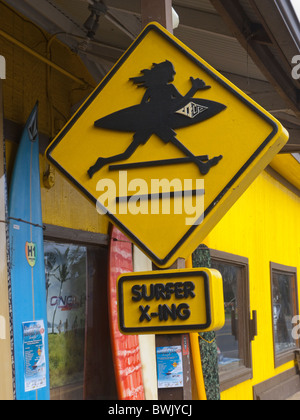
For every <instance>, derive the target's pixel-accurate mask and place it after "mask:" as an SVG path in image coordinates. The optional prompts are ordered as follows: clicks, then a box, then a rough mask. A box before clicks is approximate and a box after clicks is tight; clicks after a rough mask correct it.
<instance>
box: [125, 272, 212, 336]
mask: <svg viewBox="0 0 300 420" xmlns="http://www.w3.org/2000/svg"><path fill="white" fill-rule="evenodd" d="M181 278H185V279H186V278H191V279H192V278H193V279H194V278H201V279H202V278H203V280H204V293H205V302H206V323H205V324H192V325H185V324H184V325H176V326H172V325H164V326H161V327H151V326H147V325H143V326H142V327H140V328H128V327H126V326H125V308H124V294H123V286H124V283H125V282H126V281H131V282H132V280H133V276H132V275H128V276H126V274H125V275H123V276H122V277H121V278H120V280H119V282H118V314H119V328H120V331H121V332H122V333H123V334H127V335H128V334H133V335H134V334H151V333H153V334H160V333H174V334H176V333H178V332H182V331H185V332H193V331H194V332H195V331H206V330H208V329H209V328H210V326H211V324H212V310H211V291H210V283H209V276H208V274H207V273H206V272H205V271H203V270H191V271H189V270H185V271H178V272H174V271H173V272H169V273H168V272H166V273H164V272H163V271H162V272H161V273H157V272H156V273H146V274H145V273H143V274H139V273H136V274H135V275H134V280H135V281H137V282H138V281H144V282H150V281H151V280H152V281H153V280H159V279H164V280H168V279H170V280H177V279H181Z"/></svg>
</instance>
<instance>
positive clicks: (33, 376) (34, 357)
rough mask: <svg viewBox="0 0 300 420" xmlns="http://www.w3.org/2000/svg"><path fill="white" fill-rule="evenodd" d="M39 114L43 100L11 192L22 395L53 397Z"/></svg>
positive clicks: (28, 126)
mask: <svg viewBox="0 0 300 420" xmlns="http://www.w3.org/2000/svg"><path fill="white" fill-rule="evenodd" d="M37 114H38V104H36V105H35V107H34V109H33V111H32V113H31V115H30V117H29V119H28V121H27V123H26V126H25V128H24V131H23V134H22V138H21V142H20V145H19V148H18V153H17V157H16V161H15V165H14V170H13V175H12V181H11V186H10V194H9V221H10V223H9V236H10V253H11V283H12V312H13V333H14V357H15V382H16V398H17V400H49V399H50V383H49V355H48V333H47V302H46V282H45V266H44V246H43V227H42V209H41V187H40V170H39V136H38V128H37V126H38V124H37Z"/></svg>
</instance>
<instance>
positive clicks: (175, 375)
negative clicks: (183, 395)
mask: <svg viewBox="0 0 300 420" xmlns="http://www.w3.org/2000/svg"><path fill="white" fill-rule="evenodd" d="M156 358H157V380H158V388H159V389H163V388H182V387H183V367H182V349H181V346H169V347H158V348H157V349H156Z"/></svg>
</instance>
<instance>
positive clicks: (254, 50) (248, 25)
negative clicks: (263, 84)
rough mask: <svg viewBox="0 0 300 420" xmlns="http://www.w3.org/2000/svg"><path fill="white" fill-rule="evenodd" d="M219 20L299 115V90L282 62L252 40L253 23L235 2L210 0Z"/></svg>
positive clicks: (263, 46) (268, 49)
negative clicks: (226, 26)
mask: <svg viewBox="0 0 300 420" xmlns="http://www.w3.org/2000/svg"><path fill="white" fill-rule="evenodd" d="M210 1H211V3H212V4H213V5H214V7H215V8H216V10H217V12H218V13H219V14H220V15H221V16H222V17H223V19H224V21H225V22H226V23H227V25H228V26H229V28H230V29H231V31H232V33H233V34H234V36H235V37H236V38H237V40H238V41H239V42H240V43H241V45H242V46H243V47H244V48H245V50H246V51H247V52H248V54H249V56H250V57H251V58H252V60H253V61H254V63H255V64H256V65H257V67H258V68H259V69H260V70H261V72H262V73H263V74H264V75H265V77H266V78H267V79H268V80H269V81H270V83H271V84H272V85H273V86H274V87H275V88H276V89H277V91H278V92H279V94H280V95H281V97H282V98H283V99H284V100H285V102H286V103H287V104H288V107H290V108H291V109H292V110H293V111H294V112H295V113H296V114H297V115H298V116H300V103H299V89H297V88H296V87H295V85H294V82H293V80H292V76H291V74H290V73H288V72H287V71H286V69H285V67H283V66H282V63H281V62H280V61H279V60H278V59H277V58H276V57H275V55H274V53H273V51H272V50H271V49H270V48H269V46H267V45H263V44H261V43H259V42H256V41H255V34H254V33H253V22H251V20H250V19H249V17H248V16H247V14H246V12H245V11H244V9H243V8H242V6H241V4H240V2H239V1H238V0H235V1H232V0H210Z"/></svg>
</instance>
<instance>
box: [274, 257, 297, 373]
mask: <svg viewBox="0 0 300 420" xmlns="http://www.w3.org/2000/svg"><path fill="white" fill-rule="evenodd" d="M273 272H276V273H281V274H285V275H290V276H291V275H292V276H294V282H295V285H294V286H295V297H294V302H293V304H294V305H295V307H296V312H297V313H295V314H294V315H293V317H294V316H295V315H299V301H298V282H297V267H290V266H286V265H282V264H277V263H273V262H270V282H271V284H270V287H271V309H272V334H273V355H274V367H275V368H278V367H279V366H282V365H284V364H286V363H288V362H292V361H293V360H295V350H297V349H299V348H300V340H299V339H298V340H295V342H296V348H294V349H290V350H287V351H285V352H282V353H280V354H278V355H277V354H276V343H275V330H274V320H273V302H274V300H273V298H274V295H273Z"/></svg>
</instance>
